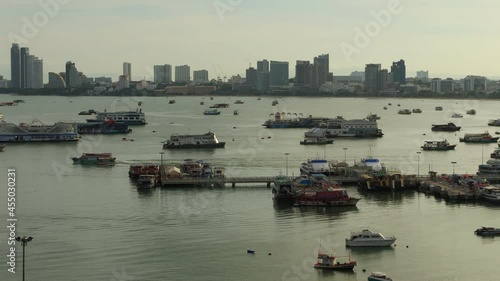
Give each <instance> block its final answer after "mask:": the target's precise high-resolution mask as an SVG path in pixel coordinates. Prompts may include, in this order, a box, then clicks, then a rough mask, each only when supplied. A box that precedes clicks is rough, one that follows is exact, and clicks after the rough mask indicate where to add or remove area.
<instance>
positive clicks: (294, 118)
mask: <svg viewBox="0 0 500 281" xmlns="http://www.w3.org/2000/svg"><path fill="white" fill-rule="evenodd" d="M270 116H271V117H273V116H274V119H269V120H266V121H265V122H264V124H262V126H265V127H266V128H272V129H287V128H308V129H310V128H314V127H316V126H319V125H320V124H321V123H324V122H327V121H328V120H330V118H324V117H312V115H309V117H304V116H303V115H302V114H297V113H290V112H289V113H285V112H276V113H275V114H271V115H270Z"/></svg>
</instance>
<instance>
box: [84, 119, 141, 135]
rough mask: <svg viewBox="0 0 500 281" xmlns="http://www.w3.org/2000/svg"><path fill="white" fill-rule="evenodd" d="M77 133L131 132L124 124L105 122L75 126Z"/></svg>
mask: <svg viewBox="0 0 500 281" xmlns="http://www.w3.org/2000/svg"><path fill="white" fill-rule="evenodd" d="M77 128H78V133H79V134H81V135H83V134H128V133H130V132H131V131H132V130H131V129H129V128H128V125H127V123H125V122H115V121H113V120H107V121H104V122H90V123H79V124H77Z"/></svg>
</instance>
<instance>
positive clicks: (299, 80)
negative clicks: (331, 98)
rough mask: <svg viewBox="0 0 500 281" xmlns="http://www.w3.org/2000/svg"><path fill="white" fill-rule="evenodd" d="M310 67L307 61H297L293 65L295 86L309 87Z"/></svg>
mask: <svg viewBox="0 0 500 281" xmlns="http://www.w3.org/2000/svg"><path fill="white" fill-rule="evenodd" d="M311 71H312V66H311V63H310V62H309V61H304V60H298V61H297V62H296V64H295V86H298V87H305V86H311V75H312V72H311Z"/></svg>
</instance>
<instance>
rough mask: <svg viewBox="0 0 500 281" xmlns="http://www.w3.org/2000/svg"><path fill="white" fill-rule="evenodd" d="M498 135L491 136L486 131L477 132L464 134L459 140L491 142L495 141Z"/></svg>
mask: <svg viewBox="0 0 500 281" xmlns="http://www.w3.org/2000/svg"><path fill="white" fill-rule="evenodd" d="M499 138H500V137H492V136H491V135H490V134H489V133H488V132H484V133H479V134H465V136H464V137H463V138H460V139H459V140H460V141H461V142H470V143H491V142H497V141H498V139H499Z"/></svg>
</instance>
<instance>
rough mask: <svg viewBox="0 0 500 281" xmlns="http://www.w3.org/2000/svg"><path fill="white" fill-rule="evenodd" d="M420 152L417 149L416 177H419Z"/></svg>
mask: <svg viewBox="0 0 500 281" xmlns="http://www.w3.org/2000/svg"><path fill="white" fill-rule="evenodd" d="M420 153H422V152H421V151H417V178H419V177H420Z"/></svg>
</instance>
